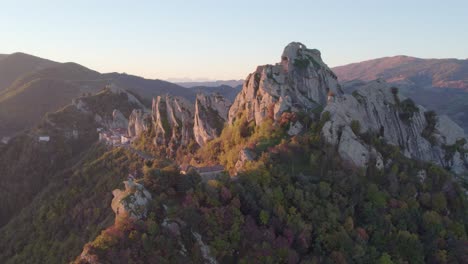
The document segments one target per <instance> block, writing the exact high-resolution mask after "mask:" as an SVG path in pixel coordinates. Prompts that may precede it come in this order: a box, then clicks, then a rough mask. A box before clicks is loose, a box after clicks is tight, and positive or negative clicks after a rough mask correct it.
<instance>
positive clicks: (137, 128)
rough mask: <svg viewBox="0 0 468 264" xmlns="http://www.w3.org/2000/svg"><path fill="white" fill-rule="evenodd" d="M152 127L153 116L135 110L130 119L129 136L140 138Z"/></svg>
mask: <svg viewBox="0 0 468 264" xmlns="http://www.w3.org/2000/svg"><path fill="white" fill-rule="evenodd" d="M149 126H151V115H150V114H149V113H146V112H145V111H144V110H141V109H134V110H133V111H132V113H131V114H130V116H129V117H128V136H130V137H138V136H139V135H141V133H143V132H145V131H147V130H148V128H149Z"/></svg>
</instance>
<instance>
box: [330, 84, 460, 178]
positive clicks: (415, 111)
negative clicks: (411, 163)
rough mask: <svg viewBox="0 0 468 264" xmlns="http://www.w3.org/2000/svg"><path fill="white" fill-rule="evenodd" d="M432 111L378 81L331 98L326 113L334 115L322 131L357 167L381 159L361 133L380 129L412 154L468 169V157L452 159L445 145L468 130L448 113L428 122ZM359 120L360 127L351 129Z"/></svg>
mask: <svg viewBox="0 0 468 264" xmlns="http://www.w3.org/2000/svg"><path fill="white" fill-rule="evenodd" d="M428 113H429V112H428V110H426V109H425V108H424V107H422V106H420V105H415V104H414V103H411V102H410V101H409V100H407V98H404V97H402V96H400V95H399V94H398V91H397V90H395V88H392V87H390V86H389V84H387V83H385V82H384V81H382V80H376V81H373V82H370V83H368V84H367V85H365V86H363V87H361V88H359V89H358V90H356V91H355V92H354V93H353V94H352V95H348V94H347V95H337V96H335V97H334V99H333V100H330V101H329V103H328V104H327V106H326V107H325V109H324V111H323V113H322V115H328V116H329V121H328V122H326V123H325V125H324V126H323V129H322V135H323V136H324V138H325V139H326V141H328V142H329V143H331V144H334V145H338V149H339V150H341V151H340V154H341V157H342V158H344V159H345V160H348V161H351V162H352V163H353V164H355V165H357V166H365V165H366V164H367V163H368V161H369V159H370V158H371V157H372V156H374V157H377V160H378V159H379V157H381V156H380V154H378V153H376V151H375V149H373V148H371V147H369V146H367V145H365V144H364V143H363V140H362V139H361V138H360V134H365V133H374V134H377V135H378V136H379V137H381V138H383V139H384V140H385V142H386V143H388V144H391V145H395V146H399V147H400V149H401V151H402V152H403V153H404V155H405V156H407V157H409V158H413V159H417V160H423V161H430V162H434V163H436V164H438V165H441V166H445V167H449V168H450V167H453V168H454V170H456V171H457V172H460V171H462V169H461V168H462V167H464V168H465V169H466V164H467V160H463V159H464V157H463V158H460V157H461V155H459V154H457V153H458V152H455V155H453V157H448V156H447V155H446V154H447V153H446V151H445V146H450V145H453V144H456V143H457V141H459V140H462V139H464V138H465V134H464V132H463V129H461V128H460V127H459V126H458V125H457V124H455V123H454V122H453V121H451V120H450V119H449V118H448V117H446V116H435V117H434V118H433V119H432V120H428V118H429V117H428ZM431 122H432V125H431ZM353 124H354V126H355V127H356V126H358V127H359V131H355V130H356V128H355V129H354V131H353V129H351V127H352V126H353ZM356 124H358V125H356ZM431 127H432V128H431ZM428 131H430V133H429V132H428ZM430 138H431V139H430ZM459 142H461V141H459ZM344 150H346V151H344ZM358 154H360V155H359V157H356V155H358ZM453 159H456V160H453Z"/></svg>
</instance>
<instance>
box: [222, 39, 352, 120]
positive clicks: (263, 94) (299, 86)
mask: <svg viewBox="0 0 468 264" xmlns="http://www.w3.org/2000/svg"><path fill="white" fill-rule="evenodd" d="M330 91H332V92H333V93H334V94H342V93H343V92H342V90H341V88H340V86H339V84H338V81H337V78H336V75H335V74H334V73H333V72H332V71H331V70H330V68H329V67H328V66H327V65H326V64H325V63H324V62H323V61H322V58H321V55H320V51H318V50H316V49H308V48H307V47H306V46H305V45H304V44H302V43H299V42H292V43H290V44H289V45H287V46H286V48H285V49H284V51H283V54H282V56H281V62H280V63H277V64H276V65H265V66H259V67H258V68H257V69H256V71H255V72H253V73H251V74H249V76H248V77H247V79H246V80H245V82H244V86H243V88H242V91H241V92H240V93H239V95H238V96H237V97H236V100H235V101H234V103H233V105H232V107H231V109H230V111H229V122H230V123H232V122H233V121H234V120H235V119H236V118H238V117H239V115H240V114H245V115H246V117H247V119H248V120H249V121H251V120H254V121H255V123H256V124H259V123H261V122H262V121H263V120H264V119H265V118H266V117H268V116H270V117H272V118H274V119H275V120H277V119H278V118H279V117H280V116H281V114H282V113H283V112H287V111H292V112H300V111H302V112H305V113H308V114H310V115H313V112H314V110H317V109H321V107H323V106H325V105H326V103H327V96H328V93H329V92H330ZM319 112H320V111H319Z"/></svg>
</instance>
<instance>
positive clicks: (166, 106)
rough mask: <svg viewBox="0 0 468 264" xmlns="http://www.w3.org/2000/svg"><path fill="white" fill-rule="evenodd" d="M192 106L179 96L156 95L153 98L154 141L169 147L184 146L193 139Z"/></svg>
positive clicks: (173, 148)
mask: <svg viewBox="0 0 468 264" xmlns="http://www.w3.org/2000/svg"><path fill="white" fill-rule="evenodd" d="M193 117H194V106H193V104H192V103H190V102H189V101H187V100H185V99H183V98H181V97H173V96H169V95H166V96H158V97H157V98H154V99H153V106H152V120H153V126H154V131H155V138H154V143H155V144H156V145H160V144H163V145H166V146H169V147H170V149H172V150H174V151H175V149H177V147H179V146H186V145H188V143H189V142H190V140H191V139H193Z"/></svg>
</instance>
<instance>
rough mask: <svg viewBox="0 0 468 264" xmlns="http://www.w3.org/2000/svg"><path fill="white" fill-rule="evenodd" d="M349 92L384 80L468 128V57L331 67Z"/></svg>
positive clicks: (396, 59) (376, 61)
mask: <svg viewBox="0 0 468 264" xmlns="http://www.w3.org/2000/svg"><path fill="white" fill-rule="evenodd" d="M332 70H333V71H334V72H335V74H336V75H337V76H338V79H339V81H340V82H341V83H342V85H343V87H344V90H345V91H346V92H352V91H354V90H355V89H357V88H359V87H361V86H362V85H364V84H365V82H368V81H371V80H375V79H383V80H385V81H386V82H389V83H392V84H394V85H395V86H397V87H399V88H400V91H401V92H402V94H403V95H405V96H408V97H411V98H413V99H414V100H415V101H416V102H417V103H418V104H421V105H423V106H425V107H426V108H428V109H434V110H437V112H438V113H441V114H447V115H448V116H450V117H451V118H452V119H453V120H455V121H456V122H457V123H458V124H459V125H461V126H462V127H463V128H464V129H465V131H468V114H467V113H468V60H466V59H465V60H459V59H421V58H415V57H409V56H394V57H385V58H379V59H374V60H368V61H363V62H358V63H352V64H348V65H344V66H339V67H335V68H333V69H332Z"/></svg>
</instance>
